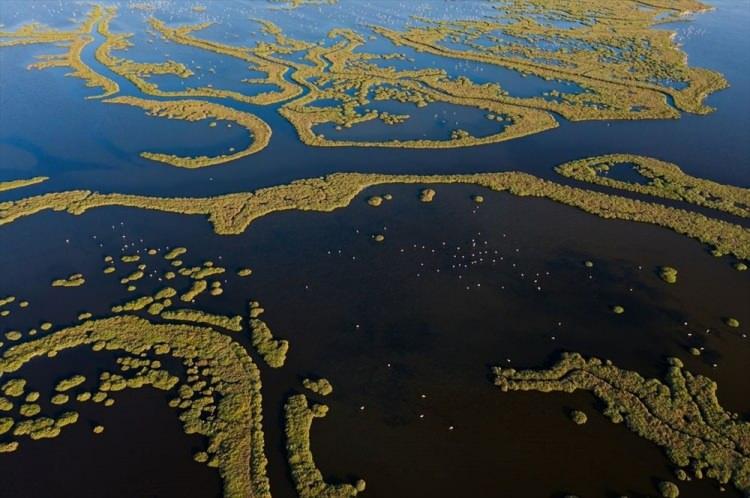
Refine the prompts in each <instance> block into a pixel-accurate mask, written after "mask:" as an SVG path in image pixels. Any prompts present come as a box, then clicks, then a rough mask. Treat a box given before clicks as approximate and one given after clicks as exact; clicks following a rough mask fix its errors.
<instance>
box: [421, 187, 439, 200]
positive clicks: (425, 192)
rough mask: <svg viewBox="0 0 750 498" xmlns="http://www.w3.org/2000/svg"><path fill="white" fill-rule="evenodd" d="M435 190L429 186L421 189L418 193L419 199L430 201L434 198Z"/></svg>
mask: <svg viewBox="0 0 750 498" xmlns="http://www.w3.org/2000/svg"><path fill="white" fill-rule="evenodd" d="M435 194H436V192H435V191H434V190H433V189H431V188H426V189H422V191H421V192H420V193H419V200H420V201H422V202H432V200H433V199H434V198H435Z"/></svg>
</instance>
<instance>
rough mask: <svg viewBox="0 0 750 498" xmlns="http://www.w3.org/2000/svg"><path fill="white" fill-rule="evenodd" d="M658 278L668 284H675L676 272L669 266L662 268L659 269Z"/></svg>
mask: <svg viewBox="0 0 750 498" xmlns="http://www.w3.org/2000/svg"><path fill="white" fill-rule="evenodd" d="M659 277H661V279H662V280H664V281H665V282H666V283H668V284H674V283H676V282H677V270H676V269H674V268H672V267H671V266H662V267H661V268H659Z"/></svg>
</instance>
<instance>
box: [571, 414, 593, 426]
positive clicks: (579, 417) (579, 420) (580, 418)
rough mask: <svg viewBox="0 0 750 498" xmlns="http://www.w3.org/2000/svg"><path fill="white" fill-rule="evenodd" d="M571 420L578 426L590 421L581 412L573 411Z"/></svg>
mask: <svg viewBox="0 0 750 498" xmlns="http://www.w3.org/2000/svg"><path fill="white" fill-rule="evenodd" d="M570 419H571V420H572V421H573V422H575V423H576V424H577V425H583V424H585V423H586V422H588V420H589V418H588V416H586V414H585V413H583V412H582V411H580V410H573V411H572V412H570Z"/></svg>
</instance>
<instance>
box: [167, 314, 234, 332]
mask: <svg viewBox="0 0 750 498" xmlns="http://www.w3.org/2000/svg"><path fill="white" fill-rule="evenodd" d="M160 316H161V317H162V318H163V319H165V320H176V321H180V322H193V323H199V324H205V325H212V326H214V327H221V328H224V329H227V330H231V331H233V332H241V331H242V316H240V315H235V316H232V317H229V316H224V315H215V314H212V313H206V312H205V311H201V310H189V309H178V310H171V311H164V312H163V313H161V315H160Z"/></svg>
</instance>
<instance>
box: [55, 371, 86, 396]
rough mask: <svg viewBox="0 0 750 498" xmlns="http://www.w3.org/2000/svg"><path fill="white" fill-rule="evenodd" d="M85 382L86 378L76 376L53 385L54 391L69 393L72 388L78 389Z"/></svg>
mask: <svg viewBox="0 0 750 498" xmlns="http://www.w3.org/2000/svg"><path fill="white" fill-rule="evenodd" d="M84 382H86V377H84V376H83V375H80V374H76V375H74V376H72V377H70V378H68V379H63V380H61V381H60V382H58V383H57V385H55V391H57V392H61V393H62V392H65V391H70V390H71V389H73V388H74V387H78V386H80V385H81V384H83V383H84Z"/></svg>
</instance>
